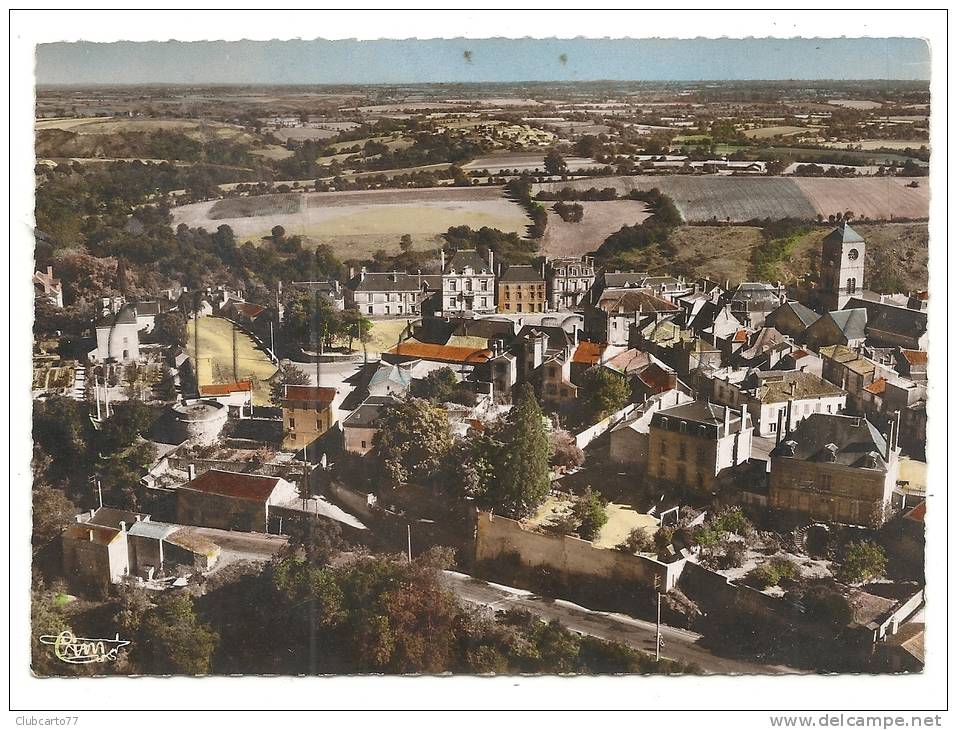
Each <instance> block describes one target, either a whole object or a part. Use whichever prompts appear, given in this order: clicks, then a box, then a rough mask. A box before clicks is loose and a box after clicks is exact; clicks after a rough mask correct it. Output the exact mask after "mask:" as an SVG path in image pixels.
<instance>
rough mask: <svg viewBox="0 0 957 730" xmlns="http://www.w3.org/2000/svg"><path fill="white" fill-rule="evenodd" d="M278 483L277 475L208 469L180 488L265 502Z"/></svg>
mask: <svg viewBox="0 0 957 730" xmlns="http://www.w3.org/2000/svg"><path fill="white" fill-rule="evenodd" d="M278 484H279V477H267V476H261V475H259V474H242V473H240V472H235V471H222V470H220V469H210V470H209V471H206V472H203V473H202V474H200V475H199V476H198V477H196V478H195V479H193V481H191V482H187V483H186V484H184V485H183V486H182V487H180V489H187V490H190V491H193V492H202V493H204V494H216V495H219V496H221V497H232V498H234V499H247V500H251V501H254V502H265V501H266V500H268V499H269V498H270V497H271V496H272V493H273V490H274V489H275V488H276V485H278Z"/></svg>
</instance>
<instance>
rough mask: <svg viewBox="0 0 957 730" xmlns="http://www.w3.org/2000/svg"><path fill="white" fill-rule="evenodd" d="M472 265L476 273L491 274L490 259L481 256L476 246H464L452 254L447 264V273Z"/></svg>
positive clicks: (462, 269)
mask: <svg viewBox="0 0 957 730" xmlns="http://www.w3.org/2000/svg"><path fill="white" fill-rule="evenodd" d="M467 267H471V268H472V270H473V271H475V273H476V274H491V273H492V267H491V266H489V265H488V261H487V260H486V259H484V258H482V257H481V256H479V254H478V251H476V250H475V249H474V248H463V249H460V250H458V251H456V252H455V253H454V254H452V258H451V259H449V262H448V263H447V264H446V265H445V273H451V272H461V271H464V270H465V269H466V268H467Z"/></svg>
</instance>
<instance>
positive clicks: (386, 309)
mask: <svg viewBox="0 0 957 730" xmlns="http://www.w3.org/2000/svg"><path fill="white" fill-rule="evenodd" d="M385 313H386V314H392V307H390V306H389V305H388V304H386V305H385Z"/></svg>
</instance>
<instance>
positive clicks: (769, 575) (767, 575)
mask: <svg viewBox="0 0 957 730" xmlns="http://www.w3.org/2000/svg"><path fill="white" fill-rule="evenodd" d="M800 575H801V569H800V568H798V566H797V565H796V564H795V563H794V562H792V561H791V560H788V559H787V558H782V557H776V558H771V559H770V560H769V561H768V562H766V563H764V564H762V565H759V566H758V567H756V568H754V569H753V570H751V571H750V572H749V573H748V576H747V578H748V582H749V583H751V584H753V585H755V586H757V587H758V588H761V589H764V588H770V587H771V586H776V585H778V584H780V583H781V581H783V580H788V581H792V580H796V579H797V578H799V577H800Z"/></svg>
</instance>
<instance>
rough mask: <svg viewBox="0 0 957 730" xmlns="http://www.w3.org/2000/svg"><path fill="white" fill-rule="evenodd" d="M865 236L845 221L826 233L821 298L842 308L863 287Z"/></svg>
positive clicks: (822, 258) (831, 306) (824, 302)
mask: <svg viewBox="0 0 957 730" xmlns="http://www.w3.org/2000/svg"><path fill="white" fill-rule="evenodd" d="M864 246H865V244H864V239H863V238H861V237H860V235H858V233H857V231H855V230H854V229H853V228H851V227H850V226H849V225H848V224H847V222H846V221H845V222H843V223H841V225H839V226H838V227H837V228H835V229H834V230H833V231H831V232H830V233H829V234H827V237H826V238H825V239H824V244H823V246H822V247H821V283H820V301H821V304H822V305H824V306H825V307H827V309H828V310H829V311H834V310H837V309H842V308H843V307H844V305H845V304H847V301H848V300H849V299H850V298H851V297H853V296H858V295H859V294H860V293H861V292H862V291H863V289H864Z"/></svg>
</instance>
